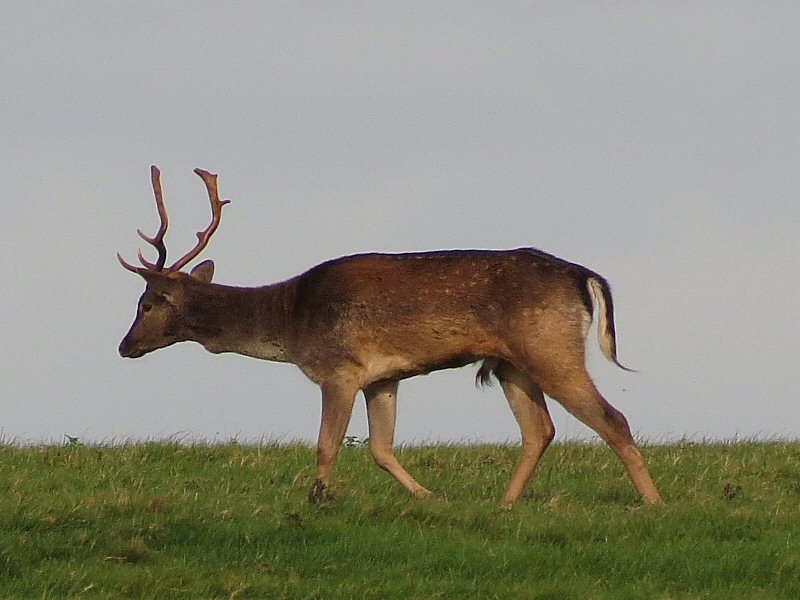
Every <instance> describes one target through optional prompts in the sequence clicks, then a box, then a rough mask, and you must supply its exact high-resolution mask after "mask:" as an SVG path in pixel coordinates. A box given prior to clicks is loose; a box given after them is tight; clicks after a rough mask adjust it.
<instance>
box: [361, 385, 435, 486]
mask: <svg viewBox="0 0 800 600" xmlns="http://www.w3.org/2000/svg"><path fill="white" fill-rule="evenodd" d="M364 398H365V399H366V401H367V419H368V420H369V447H370V450H371V451H372V457H373V458H374V459H375V462H376V463H377V464H378V466H379V467H380V468H381V469H383V470H385V471H387V472H388V473H390V474H391V475H392V477H394V478H395V479H397V481H399V482H400V483H401V484H402V485H403V487H404V488H406V489H407V490H408V491H409V492H411V493H412V494H414V495H415V496H429V495H430V494H431V492H430V491H429V490H427V489H425V488H424V487H422V486H421V485H420V484H419V483H417V482H416V481H415V480H414V478H413V477H411V475H409V474H408V471H406V470H405V469H404V468H403V465H401V464H400V463H399V462H398V460H397V458H396V457H395V455H394V451H393V450H392V445H393V443H394V424H395V416H396V414H397V381H381V382H378V383H373V384H371V385H368V386H367V387H365V388H364Z"/></svg>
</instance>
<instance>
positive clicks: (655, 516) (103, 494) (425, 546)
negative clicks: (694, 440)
mask: <svg viewBox="0 0 800 600" xmlns="http://www.w3.org/2000/svg"><path fill="white" fill-rule="evenodd" d="M644 453H645V456H646V457H647V459H648V461H649V463H650V465H651V470H652V472H653V474H654V477H655V478H656V480H657V483H658V484H659V486H660V488H661V490H662V493H663V494H664V496H665V498H666V500H667V503H666V504H665V505H664V506H656V507H647V506H641V505H640V504H639V502H638V499H637V497H636V494H635V492H634V490H633V488H632V486H631V485H630V483H629V482H628V480H627V478H626V477H625V475H624V474H623V470H622V467H621V464H620V463H619V461H618V460H617V459H616V457H615V456H613V454H612V453H611V452H610V451H609V450H608V449H607V448H606V447H604V446H596V445H585V444H557V445H554V446H553V447H551V449H550V450H548V452H547V454H546V455H545V457H544V459H543V461H542V465H541V468H540V471H539V473H538V474H537V476H536V477H535V478H534V480H533V482H532V483H531V486H530V489H529V491H528V493H527V494H526V496H525V497H524V499H523V500H522V501H521V502H519V503H518V504H516V505H515V506H514V508H513V509H512V510H510V511H509V510H502V509H501V508H499V507H498V505H497V503H496V501H497V499H498V498H499V497H500V495H501V494H502V491H503V486H504V485H505V483H506V482H507V480H508V477H509V475H510V472H511V470H512V468H513V465H514V463H515V460H516V455H517V449H515V448H513V447H505V446H433V447H420V448H404V449H401V450H400V451H399V455H400V460H401V462H403V463H404V464H405V465H406V466H407V467H408V469H409V470H410V471H411V472H412V473H413V474H414V475H415V476H416V477H417V478H418V479H419V481H420V483H422V484H423V485H425V486H426V487H428V488H430V489H432V490H434V491H435V492H437V494H438V495H437V497H436V498H433V499H428V500H414V499H412V498H410V497H409V496H408V495H406V493H405V492H404V491H403V490H402V488H401V487H400V486H399V485H398V484H396V483H394V482H393V481H392V480H391V479H390V477H389V476H388V475H386V474H385V473H383V472H382V471H380V470H379V469H377V468H376V467H375V466H374V465H373V464H372V461H371V458H370V456H369V450H368V449H367V448H365V447H346V448H343V449H342V454H341V457H340V461H339V465H338V468H337V476H336V481H335V486H334V487H335V492H336V494H337V497H336V498H335V499H334V500H332V501H329V502H326V503H323V504H322V505H318V506H312V505H309V504H308V502H307V500H306V495H307V492H308V489H309V488H310V486H311V483H312V481H313V468H312V465H313V461H314V450H313V449H312V448H309V447H305V446H300V445H289V446H277V445H275V446H260V447H256V446H239V445H235V444H231V445H223V446H185V445H181V444H176V443H146V444H126V445H118V446H96V447H94V446H87V447H83V446H80V445H78V444H70V445H67V446H44V447H17V446H13V445H5V446H0V597H1V598H37V599H47V598H325V599H327V598H348V599H353V598H359V599H361V598H375V599H384V598H498V599H500V598H502V599H507V598H535V599H541V600H544V599H552V600H555V599H559V598H565V599H566V598H630V599H637V600H638V599H641V598H652V599H664V600H666V599H678V598H698V599H700V598H702V599H717V598H718V599H720V600H721V599H725V600H730V599H732V598H770V599H772V598H787V599H788V598H792V599H796V598H800V443H784V442H781V443H778V442H775V443H748V442H744V443H730V444H677V445H669V446H653V447H647V448H645V449H644Z"/></svg>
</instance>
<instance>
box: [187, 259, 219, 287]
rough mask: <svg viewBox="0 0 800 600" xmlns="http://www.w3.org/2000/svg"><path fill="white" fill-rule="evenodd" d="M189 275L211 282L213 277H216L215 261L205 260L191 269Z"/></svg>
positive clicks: (204, 281)
mask: <svg viewBox="0 0 800 600" xmlns="http://www.w3.org/2000/svg"><path fill="white" fill-rule="evenodd" d="M189 275H191V276H192V277H194V278H195V279H199V280H200V281H202V282H203V283H211V278H212V277H214V261H213V260H204V261H203V262H201V263H200V264H199V265H197V266H196V267H195V268H194V269H192V270H191V271H189Z"/></svg>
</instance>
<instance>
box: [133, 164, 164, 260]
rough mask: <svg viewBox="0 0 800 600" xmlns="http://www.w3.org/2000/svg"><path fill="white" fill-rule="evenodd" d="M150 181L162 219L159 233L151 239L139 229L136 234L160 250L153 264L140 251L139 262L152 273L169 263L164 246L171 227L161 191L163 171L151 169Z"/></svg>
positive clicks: (156, 168) (153, 166) (152, 167)
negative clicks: (169, 226) (165, 236)
mask: <svg viewBox="0 0 800 600" xmlns="http://www.w3.org/2000/svg"><path fill="white" fill-rule="evenodd" d="M150 180H151V181H152V183H153V194H154V195H155V197H156V207H157V208H158V216H159V218H160V219H161V224H160V225H159V227H158V232H156V235H155V236H154V237H150V236H149V235H146V234H145V233H143V232H142V230H141V229H137V230H136V233H138V234H139V237H141V238H142V239H143V240H144V241H145V242H147V243H148V244H150V245H152V246H154V247H155V249H156V250H158V260H157V261H156V262H155V263H151V262H150V261H148V260H145V258H144V257H143V256H142V252H141V250H140V251H139V262H141V263H142V264H143V265H144V266H145V267H146V268H147V269H149V270H151V271H161V270H163V269H164V263H166V262H167V246H166V245H165V244H164V234H166V233H167V227H168V225H169V217H168V216H167V207H166V205H165V204H164V194H163V192H162V191H161V171H159V170H158V167H157V166H155V165H152V166H151V167H150Z"/></svg>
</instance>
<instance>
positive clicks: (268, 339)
mask: <svg viewBox="0 0 800 600" xmlns="http://www.w3.org/2000/svg"><path fill="white" fill-rule="evenodd" d="M194 172H195V173H196V174H197V175H198V176H199V177H200V178H201V179H202V180H203V182H204V184H205V187H206V190H207V192H208V197H209V200H210V204H211V223H210V224H209V225H208V227H207V228H206V229H205V230H203V231H200V232H198V233H197V244H196V245H195V247H194V248H192V249H191V250H190V251H189V252H187V253H186V254H184V255H183V256H182V257H181V258H179V259H178V260H177V261H175V262H174V263H172V265H169V266H167V264H166V258H167V248H166V245H165V242H164V235H165V233H166V231H167V226H168V216H167V210H166V207H165V204H164V198H163V192H162V188H161V180H160V171H159V169H158V168H157V167H155V166H152V167H151V181H152V187H153V192H154V195H155V200H156V207H157V210H158V214H159V217H160V226H159V229H158V231H157V233H156V234H155V235H154V236H148V235H146V234H144V233H143V232H142V231H141V230H138V234H139V236H140V237H141V238H142V239H143V240H145V241H146V242H147V243H149V244H150V245H151V246H153V247H154V249H155V250H156V251H157V253H158V258H157V259H156V262H150V261H149V260H147V259H146V258H145V257H144V256H143V255H142V252H141V250H139V252H138V258H139V262H140V263H141V266H134V265H132V264H130V263H128V262H126V261H125V259H124V258H122V256H121V255H120V254H117V258H118V259H119V262H120V263H121V264H122V266H123V267H124V268H125V269H127V270H128V271H131V272H133V273H136V274H138V275H140V276H141V277H142V278H143V279H144V281H145V284H146V285H145V291H144V293H143V294H142V296H141V298H140V299H139V303H138V307H137V312H136V317H135V320H134V322H133V325H132V326H131V328H130V330H129V331H128V333H127V334H126V335H125V337H124V338H123V340H122V342H121V343H120V345H119V353H120V355H121V356H122V357H126V358H138V357H141V356H143V355H145V354H147V353H149V352H152V351H154V350H157V349H160V348H164V347H167V346H170V345H172V344H175V343H178V342H184V341H193V342H197V343H199V344H201V345H202V346H203V347H204V348H205V349H206V350H207V351H209V352H211V353H221V352H233V353H237V354H240V355H244V356H249V357H254V358H257V359H263V360H269V361H278V362H285V363H293V364H295V365H297V367H299V368H300V370H301V371H302V372H303V373H304V374H305V375H306V376H307V377H308V378H309V379H310V380H311V381H313V382H314V383H316V384H317V385H318V386H319V387H320V389H321V393H322V411H321V413H322V414H321V424H320V429H319V437H318V440H317V448H316V479H315V481H314V483H313V485H312V487H311V490H310V492H309V494H308V498H309V501H311V502H318V501H320V500H322V499H324V498H329V497H332V495H333V494H332V493H331V489H330V486H331V478H332V473H333V471H334V465H335V463H336V459H337V456H338V453H339V450H340V448H341V447H342V442H343V440H344V436H345V434H346V431H347V427H348V424H349V422H350V419H351V415H352V411H353V406H354V402H355V398H356V396H357V394H358V392H359V391H361V392H363V395H364V399H365V401H366V409H367V419H368V427H369V448H370V450H371V453H372V457H373V458H374V461H375V462H376V463H377V465H378V466H379V467H380V468H381V469H383V470H385V471H387V472H388V473H389V474H390V475H391V476H393V477H394V478H395V479H396V480H397V481H398V482H399V483H400V484H401V485H402V486H403V487H404V488H405V489H406V490H408V492H410V493H411V494H413V495H414V496H417V497H425V496H429V495H431V492H430V491H429V490H428V489H427V488H425V487H423V486H422V485H421V484H419V483H418V482H417V481H416V480H415V479H414V478H413V477H412V476H411V475H410V474H409V473H408V471H406V469H405V468H404V467H403V466H402V465H401V464H400V462H399V461H398V459H397V458H396V456H395V454H394V449H393V446H394V433H395V422H396V414H397V406H396V403H397V391H398V385H399V382H400V381H401V380H403V379H406V378H409V377H414V376H416V375H424V374H428V373H431V372H433V371H437V370H441V369H450V368H456V367H463V366H466V365H470V364H473V363H480V366H479V367H478V371H477V376H476V383H478V384H490V383H491V382H492V381H493V380H497V381H498V382H499V384H500V387H501V388H502V391H503V393H504V395H505V397H506V399H507V401H508V404H509V406H510V408H511V412H512V413H513V415H514V417H515V419H516V421H517V424H518V425H519V430H520V434H521V438H522V444H521V451H520V454H519V458H518V461H517V463H516V466H515V467H514V470H513V472H512V474H511V479H510V481H509V483H508V484H507V487H506V488H505V491H504V493H503V496H502V498H501V503H502V504H503V505H505V506H511V504H512V503H514V502H515V501H517V500H519V499H520V497H521V496H522V494H523V492H524V490H525V488H526V486H527V484H528V483H529V481H530V479H531V478H532V476H533V475H534V473H535V471H536V469H537V466H538V464H539V461H540V459H541V457H542V454H543V453H544V451H545V450H546V449H547V447H548V446H549V445H550V443H551V442H552V441H553V438H554V436H555V427H554V425H553V421H552V419H551V418H550V414H549V412H548V408H547V404H546V402H545V398H544V395H545V394H546V395H547V396H548V397H550V398H552V399H554V400H555V401H557V402H559V403H560V404H561V405H562V406H563V407H564V408H565V409H566V410H567V411H568V412H569V413H571V414H572V415H574V416H575V417H577V419H579V420H580V421H582V422H583V423H584V424H586V425H587V426H588V427H590V428H591V429H593V430H594V431H595V432H596V433H597V434H598V435H599V436H600V438H602V439H603V440H604V441H605V442H606V443H607V444H608V445H609V446H610V447H611V449H612V450H613V451H614V452H615V453H616V455H617V456H618V457H619V458H620V459H621V461H622V463H623V465H624V467H625V469H626V470H627V473H628V476H629V478H630V480H631V482H632V483H633V486H634V487H635V488H636V490H637V492H638V494H639V496H640V498H641V501H643V502H644V503H658V502H660V501H661V496H660V495H659V492H658V489H657V488H656V485H655V484H654V482H653V480H652V478H651V476H650V473H649V471H648V468H647V465H646V463H645V460H644V458H643V457H642V454H641V452H640V449H639V447H638V446H637V444H636V441H635V440H634V438H633V436H632V434H631V430H630V427H629V425H628V421H627V420H626V418H625V416H624V415H623V414H622V413H621V412H620V411H619V410H617V409H616V408H614V407H613V406H612V405H611V404H609V402H608V401H606V399H605V398H604V397H603V396H602V395H601V394H600V392H599V391H598V390H597V388H596V387H595V385H594V383H593V381H592V379H591V376H590V375H589V373H588V371H587V368H586V361H585V352H586V339H587V335H588V332H589V329H590V325H591V323H592V321H593V318H594V313H595V312H597V314H598V325H597V331H598V342H599V346H600V349H601V350H602V353H603V354H604V355H605V357H606V358H607V359H608V360H609V361H611V362H612V363H614V364H616V365H617V366H619V367H620V368H622V369H626V367H624V366H623V365H622V364H621V363H620V361H619V360H618V359H617V340H616V333H615V326H614V308H613V303H612V296H611V290H610V287H609V284H608V282H607V281H606V280H605V279H604V278H603V277H602V276H600V275H598V274H597V273H595V272H593V271H590V270H589V269H587V268H586V267H583V266H581V265H578V264H574V263H571V262H567V261H566V260H563V259H560V258H557V257H555V256H553V255H551V254H548V253H546V252H543V251H541V250H537V249H534V248H520V249H515V250H449V251H429V252H413V253H402V254H384V253H370V254H354V255H350V256H344V257H341V258H337V259H334V260H330V261H327V262H323V263H321V264H319V265H317V266H315V267H313V268H311V269H309V270H308V271H306V272H305V273H303V274H301V275H298V276H296V277H292V278H290V279H288V280H286V281H282V282H279V283H273V284H268V285H264V286H261V287H236V286H230V285H221V284H218V283H214V282H212V278H213V275H214V262H213V261H212V260H205V261H203V262H201V263H199V264H198V265H197V266H195V267H194V268H192V269H191V270H189V271H188V272H187V271H184V270H183V269H184V267H186V265H187V264H188V263H189V262H190V261H192V260H194V259H195V258H196V257H197V256H198V255H199V254H200V253H201V252H202V251H203V250H204V249H205V248H206V246H207V245H208V242H209V240H210V238H211V236H212V235H213V234H214V232H215V231H216V230H217V227H218V226H219V223H220V219H221V216H222V207H223V206H224V205H225V204H227V203H228V202H229V200H220V198H219V193H218V188H217V175H215V174H212V173H209V172H208V171H204V170H202V169H195V171H194Z"/></svg>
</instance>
